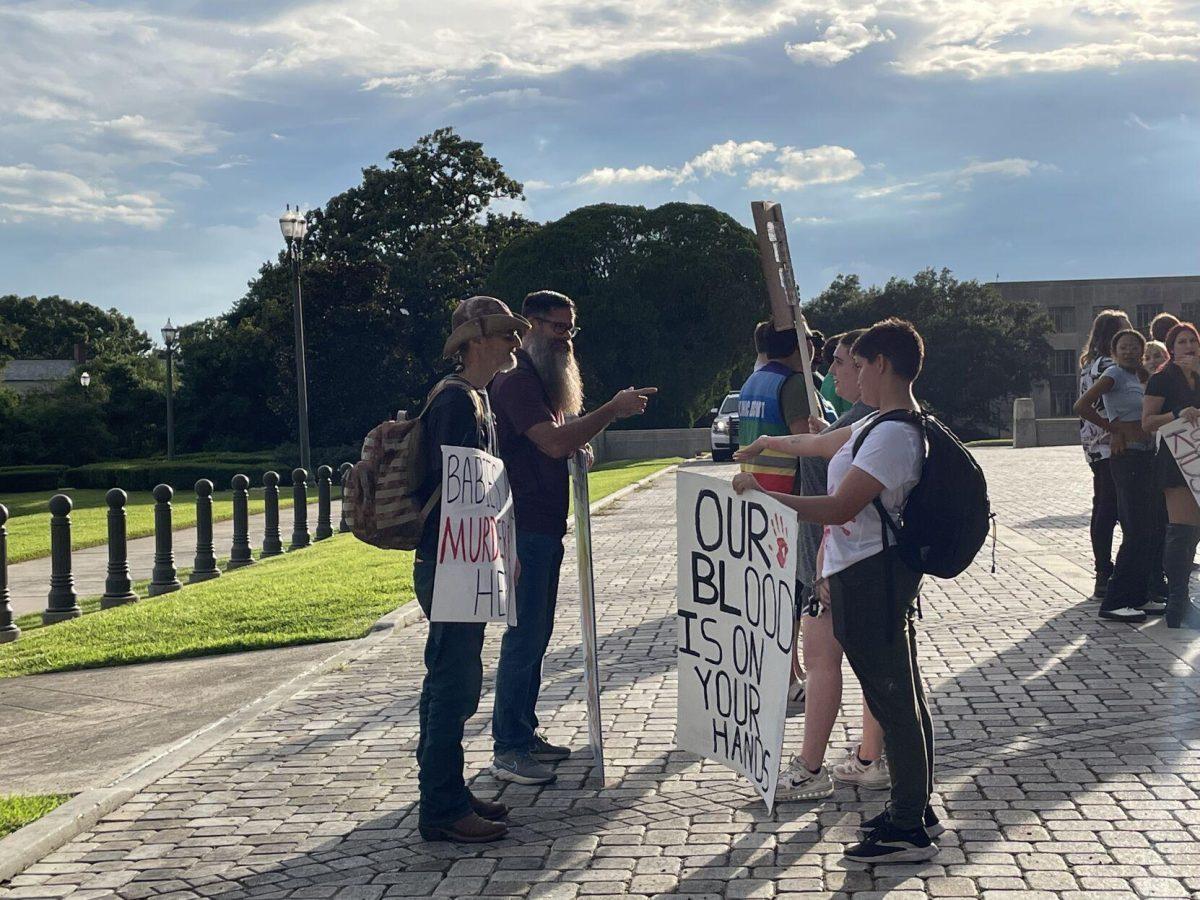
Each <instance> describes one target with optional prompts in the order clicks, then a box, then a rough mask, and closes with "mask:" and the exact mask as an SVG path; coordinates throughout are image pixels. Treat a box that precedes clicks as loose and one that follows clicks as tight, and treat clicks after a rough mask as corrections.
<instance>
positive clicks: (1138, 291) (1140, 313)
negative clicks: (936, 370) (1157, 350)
mask: <svg viewBox="0 0 1200 900" xmlns="http://www.w3.org/2000/svg"><path fill="white" fill-rule="evenodd" d="M995 286H996V288H997V289H998V290H999V291H1000V295H1001V296H1002V297H1004V298H1005V299H1006V300H1032V301H1034V302H1035V303H1037V304H1038V305H1039V306H1041V307H1042V308H1043V309H1045V310H1046V312H1048V313H1049V314H1050V318H1051V319H1053V320H1054V332H1053V333H1052V334H1051V335H1050V336H1049V341H1050V346H1051V347H1053V348H1054V349H1053V351H1052V356H1051V359H1050V380H1049V382H1043V383H1040V384H1037V385H1035V386H1034V391H1033V401H1034V407H1035V411H1036V414H1037V417H1038V418H1039V419H1042V418H1051V417H1056V416H1070V415H1072V413H1071V407H1072V406H1073V405H1074V403H1075V399H1076V397H1077V395H1078V381H1077V378H1078V370H1079V354H1080V353H1081V352H1082V350H1083V345H1084V342H1085V341H1086V340H1087V336H1088V331H1089V330H1090V329H1091V327H1092V319H1093V318H1095V316H1096V313H1098V312H1099V311H1100V310H1102V309H1121V310H1124V311H1125V313H1126V314H1127V315H1128V316H1129V320H1130V321H1131V322H1133V324H1134V325H1135V326H1136V327H1138V328H1140V329H1142V330H1143V331H1145V330H1146V329H1147V328H1149V326H1150V320H1151V319H1153V318H1154V317H1155V316H1156V315H1158V314H1159V313H1160V312H1169V313H1171V314H1173V315H1175V316H1178V317H1179V318H1180V319H1182V320H1184V321H1185V322H1200V275H1180V276H1167V277H1156V278H1086V279H1080V280H1072V281H999V282H996V283H995Z"/></svg>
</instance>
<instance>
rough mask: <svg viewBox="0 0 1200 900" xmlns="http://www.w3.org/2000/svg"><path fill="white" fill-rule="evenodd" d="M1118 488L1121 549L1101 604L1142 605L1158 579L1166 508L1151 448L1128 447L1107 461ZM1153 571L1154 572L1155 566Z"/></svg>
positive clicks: (1115, 606) (1104, 606)
mask: <svg viewBox="0 0 1200 900" xmlns="http://www.w3.org/2000/svg"><path fill="white" fill-rule="evenodd" d="M1107 462H1108V464H1109V471H1110V472H1111V473H1112V480H1113V483H1114V484H1115V485H1116V489H1117V518H1118V521H1119V522H1120V523H1121V549H1120V550H1118V551H1117V561H1116V565H1115V566H1114V568H1113V573H1112V576H1111V577H1110V578H1109V580H1108V595H1107V596H1106V597H1105V599H1104V603H1103V604H1102V605H1101V607H1100V609H1101V610H1102V611H1104V610H1110V609H1120V608H1121V607H1124V606H1132V607H1138V606H1142V605H1143V604H1144V603H1145V602H1146V600H1147V599H1149V598H1148V596H1147V591H1149V590H1150V589H1151V587H1156V586H1157V585H1158V584H1159V582H1161V581H1162V554H1163V538H1164V536H1165V534H1166V507H1165V506H1164V503H1163V495H1162V491H1160V490H1158V488H1157V487H1156V486H1155V482H1154V453H1153V452H1152V451H1149V450H1127V451H1126V452H1124V453H1117V454H1114V455H1113V457H1112V458H1111V459H1109V460H1107ZM1156 570H1157V571H1156Z"/></svg>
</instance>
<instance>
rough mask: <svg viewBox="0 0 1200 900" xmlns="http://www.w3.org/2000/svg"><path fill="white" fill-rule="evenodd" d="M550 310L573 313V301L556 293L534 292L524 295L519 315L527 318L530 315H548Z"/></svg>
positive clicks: (564, 295)
mask: <svg viewBox="0 0 1200 900" xmlns="http://www.w3.org/2000/svg"><path fill="white" fill-rule="evenodd" d="M552 309H569V310H572V311H574V309H575V301H574V300H572V299H571V298H570V297H568V296H567V295H566V294H560V293H559V292H558V291H534V292H533V293H532V294H526V295H525V301H524V302H523V303H522V304H521V315H523V316H525V318H529V316H530V315H537V314H538V313H548V312H550V310H552Z"/></svg>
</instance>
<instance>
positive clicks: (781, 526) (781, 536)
mask: <svg viewBox="0 0 1200 900" xmlns="http://www.w3.org/2000/svg"><path fill="white" fill-rule="evenodd" d="M771 531H772V532H773V533H774V535H775V560H776V561H777V562H778V563H779V565H780V567H781V568H782V567H783V566H786V565H787V557H788V544H787V537H788V530H787V524H786V523H785V522H784V521H783V517H782V516H780V515H779V514H778V513H776V514H775V515H774V516H772V517H771Z"/></svg>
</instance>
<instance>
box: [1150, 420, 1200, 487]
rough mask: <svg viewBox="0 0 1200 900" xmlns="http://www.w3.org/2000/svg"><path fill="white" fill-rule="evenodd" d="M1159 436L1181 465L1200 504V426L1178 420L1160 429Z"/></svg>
mask: <svg viewBox="0 0 1200 900" xmlns="http://www.w3.org/2000/svg"><path fill="white" fill-rule="evenodd" d="M1158 434H1159V436H1160V437H1161V438H1162V439H1163V441H1164V442H1165V443H1166V445H1167V448H1168V449H1169V450H1170V451H1171V455H1172V456H1174V457H1175V462H1177V463H1178V464H1179V471H1180V472H1182V473H1183V480H1184V481H1185V482H1187V486H1188V487H1189V488H1190V489H1191V491H1192V496H1193V497H1195V498H1196V502H1197V503H1200V426H1192V425H1189V424H1188V423H1187V420H1186V419H1176V420H1175V421H1174V422H1171V423H1169V424H1167V425H1164V426H1163V427H1162V428H1160V429H1158Z"/></svg>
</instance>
